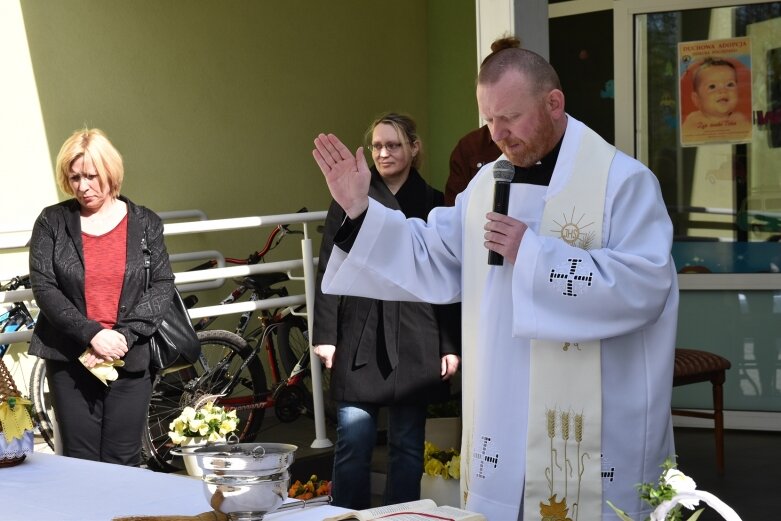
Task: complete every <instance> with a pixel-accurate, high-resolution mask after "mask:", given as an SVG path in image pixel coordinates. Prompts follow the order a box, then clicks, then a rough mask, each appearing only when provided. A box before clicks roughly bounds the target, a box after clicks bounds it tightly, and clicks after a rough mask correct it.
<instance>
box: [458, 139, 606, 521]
mask: <svg viewBox="0 0 781 521" xmlns="http://www.w3.org/2000/svg"><path fill="white" fill-rule="evenodd" d="M614 156H615V147H613V146H611V145H609V144H607V143H606V142H605V141H604V140H603V139H602V138H601V137H599V136H598V135H597V134H596V133H594V132H593V131H592V130H590V129H589V128H588V127H583V129H582V135H581V136H580V143H579V147H578V152H577V154H576V158H575V162H574V165H575V166H574V168H573V170H572V173H571V175H570V176H569V179H568V180H567V181H566V184H565V185H564V187H563V188H562V190H560V191H559V192H557V193H556V194H554V195H553V196H552V197H551V198H550V199H549V200H548V201H547V202H546V203H545V208H544V211H543V215H542V221H541V224H540V229H539V235H545V236H553V237H558V238H561V239H562V240H563V241H565V242H567V243H568V244H570V245H572V246H574V247H575V248H577V249H575V248H573V254H572V255H571V256H570V257H569V258H566V259H562V260H561V264H560V265H559V266H554V267H552V268H551V270H550V273H549V280H548V281H547V282H549V283H551V284H552V285H554V286H555V287H556V290H557V291H560V292H561V298H577V295H578V292H579V291H580V290H581V289H583V288H585V287H587V286H588V285H589V284H590V283H591V275H592V274H591V273H589V272H588V271H586V270H584V269H582V268H581V263H582V259H583V258H584V256H587V255H588V254H587V253H586V252H585V251H584V250H588V249H591V248H600V247H601V246H602V226H603V216H604V207H605V190H606V186H607V178H608V172H609V170H610V164H611V162H612V161H613V157H614ZM502 158H504V156H502ZM475 181H476V182H475V184H474V186H473V187H472V195H471V197H470V202H469V205H468V208H467V222H469V223H470V225H469V226H467V227H466V229H465V238H464V241H465V244H480V243H482V242H483V241H484V239H483V233H484V230H483V229H482V226H474V225H472V223H475V222H485V214H486V213H487V211H490V208H491V200H492V196H493V188H494V181H493V177H492V176H491V175H483V176H482V177H481V178H478V179H476V180H475ZM469 253H470V254H469V255H465V264H464V273H463V279H462V283H463V301H464V314H463V323H462V326H463V334H464V335H463V347H462V350H463V359H464V360H465V366H464V373H463V380H462V386H463V388H464V393H463V413H462V414H463V422H464V426H463V439H462V454H467V455H470V454H476V453H477V452H478V450H479V447H478V444H479V443H480V440H478V439H475V436H477V433H476V432H475V430H474V429H475V427H474V416H475V407H480V405H479V404H476V403H475V400H474V397H475V396H476V394H477V393H476V392H475V391H476V389H477V387H478V382H477V380H478V379H479V378H490V375H488V374H481V371H480V366H481V352H480V347H479V342H480V340H479V339H480V335H479V330H480V324H479V323H478V320H479V317H480V313H479V309H480V306H481V305H482V300H483V298H485V297H486V295H485V281H486V279H487V276H488V274H489V270H491V269H511V268H512V266H507V265H505V266H504V267H493V268H489V267H488V266H487V262H486V259H485V258H484V257H486V258H487V253H486V250H484V249H483V250H482V253H481V254H480V255H477V252H469ZM473 257H474V259H473ZM478 257H479V258H478ZM483 327H485V324H483ZM530 386H531V389H530V393H529V396H530V403H529V405H528V407H529V409H528V410H529V412H528V427H527V433H526V434H527V442H526V469H525V484H524V485H523V488H524V491H523V513H524V515H523V518H524V521H529V520H540V519H559V518H560V519H566V518H569V519H572V520H573V521H578V520H580V521H593V520H595V519H601V516H602V480H601V460H600V456H601V434H602V433H601V426H602V410H601V406H602V382H601V363H600V342H599V341H593V342H586V343H584V342H579V343H578V342H572V341H569V342H568V341H566V340H564V339H563V340H562V341H549V340H536V339H532V340H531V355H530ZM503 450H513V449H512V446H505V447H504V448H503ZM475 461H477V459H476V458H471V457H466V458H464V457H462V459H461V463H462V469H461V471H462V480H461V486H462V492H463V499H464V504H465V503H466V502H467V499H468V497H469V491H470V481H471V480H472V476H473V475H478V474H479V470H477V469H474V468H472V467H473V466H474V465H475ZM519 494H520V492H519ZM518 500H520V496H519V497H518ZM562 514H563V516H562V517H558V516H560V515H562Z"/></svg>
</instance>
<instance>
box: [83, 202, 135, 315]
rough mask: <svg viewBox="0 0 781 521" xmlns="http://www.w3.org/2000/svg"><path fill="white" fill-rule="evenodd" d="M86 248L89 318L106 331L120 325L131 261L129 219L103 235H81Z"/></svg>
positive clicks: (125, 219) (125, 218)
mask: <svg viewBox="0 0 781 521" xmlns="http://www.w3.org/2000/svg"><path fill="white" fill-rule="evenodd" d="M81 241H82V244H83V247H84V297H85V298H86V300H87V318H89V319H91V320H97V321H98V322H100V323H101V325H102V326H103V327H105V328H106V329H111V328H113V327H114V324H116V323H117V311H118V309H119V296H120V294H121V293H122V281H123V279H124V277H125V261H126V259H127V215H125V217H124V218H123V219H122V220H121V221H120V222H119V224H117V225H116V226H115V227H114V229H113V230H111V231H108V232H106V233H104V234H103V235H90V234H88V233H85V232H81Z"/></svg>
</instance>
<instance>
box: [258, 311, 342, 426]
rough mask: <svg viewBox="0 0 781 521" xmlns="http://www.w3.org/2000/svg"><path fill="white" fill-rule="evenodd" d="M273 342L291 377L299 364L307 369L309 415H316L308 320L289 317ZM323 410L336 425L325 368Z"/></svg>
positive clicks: (305, 381) (287, 375) (287, 374)
mask: <svg viewBox="0 0 781 521" xmlns="http://www.w3.org/2000/svg"><path fill="white" fill-rule="evenodd" d="M272 335H273V342H274V344H275V345H276V346H277V347H278V349H277V352H278V354H279V359H280V365H281V367H282V368H283V369H284V371H285V376H286V377H289V376H290V373H291V371H292V370H293V368H294V367H295V364H296V363H297V362H301V365H302V367H305V368H307V369H306V373H305V376H304V386H305V388H306V393H307V402H306V408H307V411H306V412H307V414H308V415H309V416H313V415H314V405H313V400H312V372H311V369H310V361H309V329H308V327H307V323H306V320H304V319H303V318H302V317H299V316H295V315H288V316H287V317H285V318H284V319H283V321H282V322H280V323H279V324H278V325H277V326H276V327H275V329H274V331H273V332H272ZM322 376H323V377H322V384H323V409H324V412H325V417H326V419H328V420H329V421H331V422H333V423H336V404H335V403H334V402H333V400H332V399H331V371H330V369H326V368H325V367H323V370H322Z"/></svg>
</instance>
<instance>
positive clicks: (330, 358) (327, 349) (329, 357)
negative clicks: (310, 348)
mask: <svg viewBox="0 0 781 521" xmlns="http://www.w3.org/2000/svg"><path fill="white" fill-rule="evenodd" d="M314 350H315V354H316V355H317V356H318V357H319V358H320V361H321V362H323V365H325V368H326V369H330V368H331V366H332V365H333V364H334V353H335V352H336V346H332V345H331V344H318V345H316V346H315V347H314Z"/></svg>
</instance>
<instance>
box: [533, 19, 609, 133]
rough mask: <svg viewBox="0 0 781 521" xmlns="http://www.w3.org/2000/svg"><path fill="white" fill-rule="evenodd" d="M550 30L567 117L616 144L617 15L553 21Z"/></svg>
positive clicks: (551, 59)
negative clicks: (614, 89)
mask: <svg viewBox="0 0 781 521" xmlns="http://www.w3.org/2000/svg"><path fill="white" fill-rule="evenodd" d="M548 28H549V33H550V62H551V65H553V67H554V68H555V69H556V72H557V73H558V74H559V80H560V81H561V88H562V90H563V91H564V98H565V106H566V110H567V113H569V114H572V116H574V117H575V118H577V119H579V120H581V121H582V122H583V123H585V124H586V125H588V126H589V127H591V128H592V129H593V130H594V131H595V132H597V133H598V134H599V135H600V136H602V137H603V138H604V139H605V141H608V142H609V143H614V142H615V126H614V122H613V120H614V114H615V97H614V95H613V11H597V12H593V13H585V14H577V15H572V16H562V17H559V18H552V19H551V20H550V22H549V24H548Z"/></svg>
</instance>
